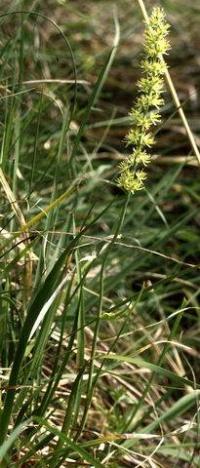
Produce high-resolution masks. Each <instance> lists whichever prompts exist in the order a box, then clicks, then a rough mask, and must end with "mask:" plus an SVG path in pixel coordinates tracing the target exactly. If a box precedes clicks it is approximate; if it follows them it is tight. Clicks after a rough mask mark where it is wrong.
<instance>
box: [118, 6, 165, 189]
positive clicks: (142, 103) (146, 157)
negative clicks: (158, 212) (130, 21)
mask: <svg viewBox="0 0 200 468" xmlns="http://www.w3.org/2000/svg"><path fill="white" fill-rule="evenodd" d="M168 32H169V25H168V24H167V22H166V20H165V13H164V11H163V10H162V8H159V7H155V8H153V11H152V14H151V17H150V20H149V22H148V23H147V24H146V29H145V34H144V52H145V57H144V59H143V60H142V62H141V69H142V72H143V77H142V78H141V79H140V80H139V82H138V84H137V87H138V91H139V96H138V98H137V99H136V103H135V106H134V108H133V109H132V110H131V112H130V118H131V121H132V124H133V128H132V129H131V130H130V131H129V133H128V135H127V137H126V141H127V145H131V146H132V147H133V151H132V153H131V154H130V155H129V156H128V157H126V158H125V159H124V161H122V163H121V164H120V165H119V171H120V176H119V178H118V185H119V186H120V187H121V188H123V189H124V190H127V191H128V192H132V193H134V192H136V191H137V190H141V189H142V188H143V186H144V180H145V179H146V177H147V174H146V172H144V171H143V170H142V169H141V167H142V166H147V165H148V164H149V163H150V162H151V155H150V154H149V153H148V152H147V151H146V149H145V148H150V147H151V146H153V144H154V143H155V140H154V135H153V134H152V133H151V127H152V126H154V125H157V124H158V123H159V122H160V121H161V116H160V113H159V110H160V108H161V106H162V105H163V104H164V100H163V98H162V96H161V94H162V92H163V88H164V81H163V75H164V73H165V71H166V64H165V62H164V60H163V58H162V56H163V55H164V54H167V52H168V50H169V48H170V46H169V42H168V40H167V39H166V36H167V34H168Z"/></svg>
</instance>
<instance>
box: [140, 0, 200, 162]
mask: <svg viewBox="0 0 200 468" xmlns="http://www.w3.org/2000/svg"><path fill="white" fill-rule="evenodd" d="M137 2H138V5H139V7H140V9H141V12H142V14H143V17H144V19H145V21H146V22H147V23H149V15H148V13H147V9H146V6H145V4H144V1H143V0H137ZM162 60H163V62H164V58H163V57H162ZM164 76H165V80H166V82H167V85H168V87H169V90H170V93H171V95H172V98H173V101H174V104H175V106H176V108H177V111H178V113H179V115H180V118H181V120H182V123H183V125H184V127H185V131H186V134H187V136H188V139H189V141H190V144H191V147H192V149H193V151H194V154H195V156H196V158H197V160H198V162H199V164H200V152H199V149H198V146H197V144H196V141H195V138H194V135H193V133H192V131H191V129H190V126H189V124H188V121H187V118H186V115H185V112H184V110H183V108H182V105H181V102H180V100H179V97H178V94H177V92H176V89H175V86H174V84H173V81H172V79H171V76H170V73H169V70H168V69H167V67H166V70H165V74H164Z"/></svg>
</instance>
